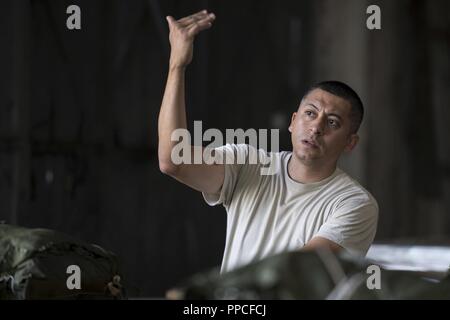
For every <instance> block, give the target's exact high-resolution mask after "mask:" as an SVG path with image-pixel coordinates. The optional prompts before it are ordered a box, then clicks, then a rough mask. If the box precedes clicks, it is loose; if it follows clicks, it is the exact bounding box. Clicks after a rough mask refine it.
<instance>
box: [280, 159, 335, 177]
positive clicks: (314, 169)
mask: <svg viewBox="0 0 450 320" xmlns="http://www.w3.org/2000/svg"><path fill="white" fill-rule="evenodd" d="M335 170H336V163H333V164H331V165H324V164H319V163H314V164H312V163H310V164H306V163H304V161H302V160H300V159H298V158H297V157H296V155H295V153H292V156H291V159H290V160H289V163H288V174H289V176H290V177H291V178H292V179H293V180H294V181H297V182H300V183H314V182H319V181H322V180H324V179H326V178H328V177H329V176H331V175H332V174H333V172H334V171H335Z"/></svg>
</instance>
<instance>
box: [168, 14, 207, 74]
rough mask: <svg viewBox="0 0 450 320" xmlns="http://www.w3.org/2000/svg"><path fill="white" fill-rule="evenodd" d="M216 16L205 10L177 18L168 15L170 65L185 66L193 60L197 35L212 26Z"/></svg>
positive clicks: (175, 66) (174, 66) (172, 66)
mask: <svg viewBox="0 0 450 320" xmlns="http://www.w3.org/2000/svg"><path fill="white" fill-rule="evenodd" d="M215 18H216V16H215V15H214V13H208V11H207V10H203V11H200V12H197V13H194V14H192V15H190V16H187V17H184V18H181V19H180V20H175V19H174V18H173V17H172V16H167V17H166V19H167V22H168V24H169V29H170V33H169V41H170V47H171V51H170V67H171V68H179V67H181V68H184V67H186V66H187V65H188V64H189V63H191V61H192V55H193V48H194V39H195V36H196V35H197V34H198V33H200V32H201V31H203V30H206V29H209V28H211V26H212V23H213V22H214V20H215Z"/></svg>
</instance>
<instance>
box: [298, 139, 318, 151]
mask: <svg viewBox="0 0 450 320" xmlns="http://www.w3.org/2000/svg"><path fill="white" fill-rule="evenodd" d="M302 144H303V145H305V146H307V147H309V148H315V149H318V148H319V145H318V144H317V142H315V141H313V140H310V139H303V140H302Z"/></svg>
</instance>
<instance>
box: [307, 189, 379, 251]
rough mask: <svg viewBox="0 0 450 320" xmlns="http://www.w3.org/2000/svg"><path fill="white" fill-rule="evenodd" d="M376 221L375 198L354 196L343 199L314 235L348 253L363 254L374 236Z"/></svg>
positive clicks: (376, 208) (376, 207)
mask: <svg viewBox="0 0 450 320" xmlns="http://www.w3.org/2000/svg"><path fill="white" fill-rule="evenodd" d="M377 223H378V205H377V203H376V201H375V199H373V198H371V197H368V196H361V197H355V198H354V199H347V200H345V201H343V203H341V204H340V205H339V206H338V207H337V209H336V210H335V211H334V212H333V213H332V215H331V217H330V218H329V219H328V220H327V221H326V222H325V223H324V224H323V225H322V226H321V227H320V229H319V231H318V233H317V234H315V235H314V236H319V237H322V238H325V239H328V240H331V241H333V242H335V243H337V244H338V245H340V246H341V247H343V248H344V249H346V250H348V251H349V252H350V253H353V254H358V255H364V256H365V255H366V253H367V251H368V250H369V247H370V245H371V244H372V242H373V240H374V238H375V234H376V230H377Z"/></svg>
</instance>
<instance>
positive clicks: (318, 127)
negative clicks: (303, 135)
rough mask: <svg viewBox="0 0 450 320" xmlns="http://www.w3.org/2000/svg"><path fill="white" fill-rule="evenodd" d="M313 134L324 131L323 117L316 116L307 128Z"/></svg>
mask: <svg viewBox="0 0 450 320" xmlns="http://www.w3.org/2000/svg"><path fill="white" fill-rule="evenodd" d="M309 130H310V131H311V133H312V134H313V135H317V136H321V135H322V134H323V132H324V119H323V117H317V118H316V119H315V120H314V121H313V122H312V123H311V127H310V128H309Z"/></svg>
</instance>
